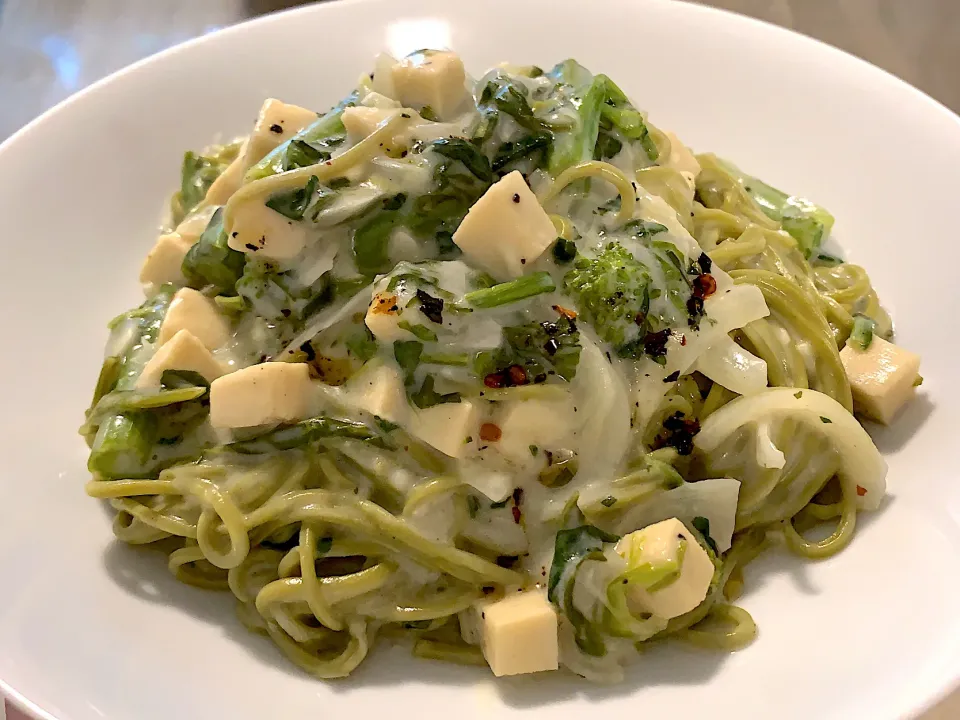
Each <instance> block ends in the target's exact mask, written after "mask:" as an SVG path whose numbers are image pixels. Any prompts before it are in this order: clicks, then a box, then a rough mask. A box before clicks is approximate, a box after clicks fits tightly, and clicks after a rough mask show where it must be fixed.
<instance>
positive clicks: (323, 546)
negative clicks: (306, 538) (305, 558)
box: [317, 537, 333, 555]
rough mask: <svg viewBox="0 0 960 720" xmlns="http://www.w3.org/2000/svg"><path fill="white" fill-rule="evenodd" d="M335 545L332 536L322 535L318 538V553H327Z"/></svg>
mask: <svg viewBox="0 0 960 720" xmlns="http://www.w3.org/2000/svg"><path fill="white" fill-rule="evenodd" d="M332 547H333V538H332V537H322V538H318V539H317V555H326V554H327V553H328V552H330V548H332Z"/></svg>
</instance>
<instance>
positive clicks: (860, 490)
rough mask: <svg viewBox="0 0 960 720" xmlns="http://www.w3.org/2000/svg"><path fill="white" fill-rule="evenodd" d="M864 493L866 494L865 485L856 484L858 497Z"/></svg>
mask: <svg viewBox="0 0 960 720" xmlns="http://www.w3.org/2000/svg"><path fill="white" fill-rule="evenodd" d="M866 494H867V489H866V488H865V487H860V486H859V485H857V495H858V496H859V497H863V496H864V495H866Z"/></svg>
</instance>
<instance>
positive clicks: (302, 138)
mask: <svg viewBox="0 0 960 720" xmlns="http://www.w3.org/2000/svg"><path fill="white" fill-rule="evenodd" d="M356 103H357V93H356V91H354V92H353V93H351V94H350V95H348V96H347V97H346V98H344V99H343V100H341V101H340V102H339V103H338V104H337V105H335V106H334V107H333V108H332V109H331V110H330V111H329V112H328V113H327V114H326V115H324V116H322V117H320V118H317V120H315V121H314V122H312V123H311V124H310V125H308V126H307V127H305V128H304V129H303V130H301V131H300V132H298V133H297V134H296V135H294V136H293V137H292V138H290V139H289V140H287V141H286V142H284V143H282V144H281V145H280V146H279V147H277V148H276V149H275V150H273V151H272V152H270V153H268V154H267V156H266V157H265V158H263V160H261V161H260V162H258V163H257V164H256V165H254V166H253V167H252V168H250V169H249V170H248V171H247V174H246V175H245V176H244V182H252V181H254V180H260V179H261V178H265V177H270V176H271V175H277V174H278V173H281V172H285V171H287V170H293V169H295V168H300V167H308V166H310V165H315V164H317V163H318V162H325V161H326V160H329V159H330V156H331V154H332V153H333V151H334V149H336V148H337V147H338V146H339V145H340V144H342V143H343V141H344V140H345V138H346V130H345V129H344V127H343V119H342V118H343V111H344V110H345V109H346V108H348V107H352V106H354V105H356Z"/></svg>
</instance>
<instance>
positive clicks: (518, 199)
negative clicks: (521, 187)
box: [513, 193, 520, 203]
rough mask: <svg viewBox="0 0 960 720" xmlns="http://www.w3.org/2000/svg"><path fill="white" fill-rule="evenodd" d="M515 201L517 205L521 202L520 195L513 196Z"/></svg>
mask: <svg viewBox="0 0 960 720" xmlns="http://www.w3.org/2000/svg"><path fill="white" fill-rule="evenodd" d="M513 201H514V202H515V203H518V202H520V193H514V194H513Z"/></svg>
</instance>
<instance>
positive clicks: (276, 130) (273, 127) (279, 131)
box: [270, 123, 283, 135]
mask: <svg viewBox="0 0 960 720" xmlns="http://www.w3.org/2000/svg"><path fill="white" fill-rule="evenodd" d="M270 132H273V133H277V134H278V135H281V134H283V128H282V127H281V126H279V125H277V124H276V123H274V124H273V125H271V126H270Z"/></svg>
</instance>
